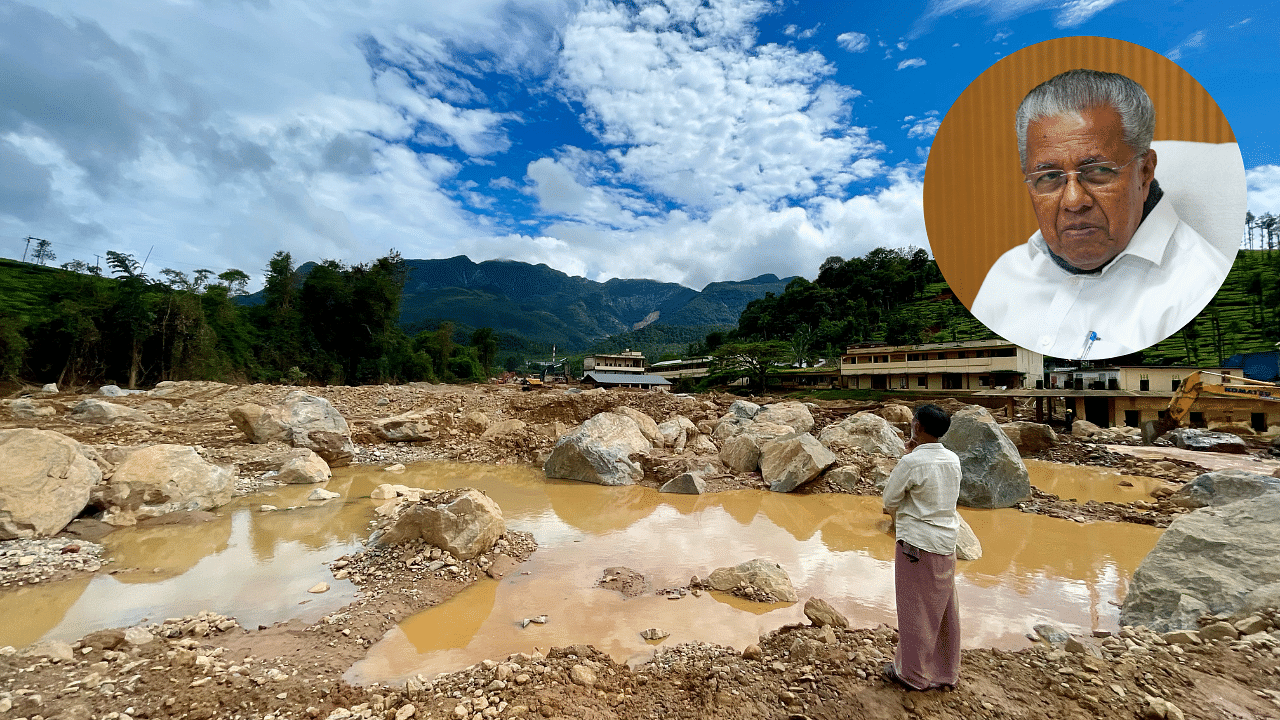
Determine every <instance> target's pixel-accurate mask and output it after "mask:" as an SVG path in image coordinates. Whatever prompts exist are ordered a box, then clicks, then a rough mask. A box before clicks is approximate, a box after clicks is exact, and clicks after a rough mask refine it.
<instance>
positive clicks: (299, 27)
mask: <svg viewBox="0 0 1280 720" xmlns="http://www.w3.org/2000/svg"><path fill="white" fill-rule="evenodd" d="M1068 35H1100V36H1107V37H1115V38H1120V39H1124V40H1128V41H1131V42H1134V43H1137V44H1140V45H1143V46H1145V47H1148V48H1151V49H1152V50H1155V51H1157V52H1160V53H1163V54H1165V55H1166V56H1168V57H1170V58H1172V59H1174V60H1175V61H1176V62H1178V63H1179V64H1180V65H1181V66H1182V67H1183V68H1185V69H1186V70H1187V71H1188V72H1190V73H1191V74H1192V75H1193V76H1194V77H1195V78H1196V79H1197V80H1199V81H1200V83H1201V84H1203V85H1204V86H1205V87H1206V89H1208V91H1209V92H1210V94H1211V95H1212V96H1213V97H1214V98H1215V100H1217V102H1218V104H1219V105H1220V106H1221V107H1222V109H1223V110H1224V112H1225V113H1226V115H1227V118H1228V120H1229V121H1230V122H1231V124H1232V127H1233V129H1234V130H1235V133H1236V136H1237V139H1238V140H1239V142H1240V146H1241V152H1242V154H1243V156H1244V161H1245V167H1246V169H1247V171H1248V177H1249V185H1250V187H1249V203H1250V208H1251V210H1252V211H1253V212H1254V213H1255V214H1261V213H1263V212H1272V213H1280V138H1278V137H1277V132H1276V126H1277V122H1276V117H1275V115H1276V109H1277V107H1280V102H1278V101H1277V100H1276V98H1277V97H1278V96H1280V3H1278V2H1276V1H1273V2H1262V3H1231V2H1220V1H1216V0H1213V1H1204V0H1191V1H1188V2H1173V3H1148V2H1138V1H1137V0H1066V1H1065V2H1064V1H1063V0H1056V1H1054V2H1041V1H1039V0H926V1H925V2H905V3H896V4H894V3H863V2H814V1H806V2H800V1H785V2H766V1H763V0H714V1H709V2H697V1H693V0H690V1H686V0H668V1H667V2H649V1H647V0H637V1H635V2H627V3H621V2H605V1H595V0H590V1H586V2H565V1H563V0H470V1H469V2H466V3H457V2H437V1H435V0H429V1H427V2H407V1H400V2H394V1H379V0H372V1H370V2H365V3H353V2H350V1H349V0H343V1H342V2H337V1H335V2H325V1H322V0H307V1H304V0H168V1H165V2H156V3H151V4H148V5H147V8H146V10H145V11H139V10H138V8H137V5H136V3H133V2H128V1H126V0H41V2H39V3H38V4H26V3H23V2H13V1H12V0H0V254H3V255H5V256H8V257H15V258H17V257H21V256H22V252H23V249H24V247H25V245H26V243H25V242H24V241H23V238H25V237H27V236H36V237H41V238H45V239H48V240H50V241H51V242H52V243H53V250H54V252H55V253H57V260H56V263H58V264H60V263H62V262H65V261H68V260H72V259H81V260H85V261H88V262H90V263H91V264H92V263H93V262H95V257H94V256H95V255H102V254H104V253H105V252H106V251H107V250H116V251H120V252H128V253H133V254H134V255H135V256H136V257H137V258H138V259H139V260H141V259H143V258H144V257H145V256H147V255H148V253H150V258H149V259H148V264H147V271H148V272H150V273H152V274H154V273H157V272H158V271H159V270H160V269H161V268H165V267H169V268H174V269H177V270H182V271H185V272H191V271H192V270H194V269H196V268H199V267H205V268H209V269H212V270H214V271H215V272H220V271H222V270H224V269H227V268H230V267H236V268H240V269H243V270H245V271H246V272H249V273H250V274H251V275H253V276H255V278H257V277H260V275H261V272H262V269H263V268H264V267H265V266H266V263H267V260H268V258H269V257H270V256H271V254H272V253H273V252H275V251H276V250H287V251H289V252H291V253H292V254H293V256H294V257H295V258H296V259H297V260H299V261H303V260H311V259H322V258H332V259H338V260H341V261H344V262H348V263H358V262H365V261H368V260H371V259H373V258H376V257H378V256H380V255H382V254H384V253H385V252H386V251H387V250H388V249H389V248H393V247H394V248H396V249H398V250H399V251H400V252H401V253H402V254H403V255H404V256H405V257H411V258H436V257H451V256H454V255H459V254H466V255H469V256H470V257H471V258H472V259H473V260H477V261H479V260H487V259H494V258H506V259H514V260H523V261H527V262H535V263H537V262H544V263H547V264H548V265H550V266H552V267H555V268H558V269H560V270H564V271H566V272H569V273H571V274H575V275H583V276H586V277H589V278H592V279H596V280H605V279H608V278H611V277H649V278H655V279H659V280H665V281H672V282H680V283H684V284H686V285H688V286H690V287H694V288H699V289H700V288H701V287H702V286H703V285H705V284H706V283H708V282H712V281H716V280H739V279H745V278H749V277H753V276H755V275H759V274H762V273H769V272H771V273H776V274H778V275H804V276H807V277H810V278H812V277H813V276H815V275H816V273H817V268H818V265H819V264H820V263H821V262H822V260H823V259H825V258H826V257H828V256H831V255H840V256H842V257H853V256H857V255H862V254H864V253H865V252H867V251H868V250H870V249H871V248H874V247H877V246H894V247H897V246H907V245H915V246H920V247H927V244H928V241H927V238H926V236H925V231H924V220H923V215H922V210H921V206H922V179H923V170H924V161H925V159H926V158H927V155H928V148H929V145H930V143H931V141H932V136H933V133H934V132H935V131H936V129H937V125H938V123H939V122H940V120H941V118H942V117H943V116H944V115H945V114H946V111H947V109H948V108H949V107H950V105H951V103H952V102H953V101H954V99H955V98H956V97H957V96H958V95H959V94H960V93H961V92H962V91H963V90H964V88H965V87H966V86H967V85H968V84H969V82H970V81H972V80H973V78H975V77H977V76H978V75H979V74H980V73H981V72H982V71H983V70H985V69H986V68H987V67H989V66H990V65H991V64H993V63H994V62H996V61H997V60H999V59H1000V58H1001V57H1004V56H1005V55H1008V54H1011V53H1013V52H1015V51H1017V50H1018V49H1020V48H1022V47H1026V46H1028V45H1032V44H1035V43H1037V42H1040V41H1043V40H1046V39H1050V38H1055V37H1063V36H1068Z"/></svg>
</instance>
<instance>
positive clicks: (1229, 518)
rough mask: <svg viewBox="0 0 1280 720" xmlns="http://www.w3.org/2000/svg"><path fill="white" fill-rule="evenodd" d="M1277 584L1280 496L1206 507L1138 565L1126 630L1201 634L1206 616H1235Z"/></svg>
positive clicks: (1127, 602) (1124, 615)
mask: <svg viewBox="0 0 1280 720" xmlns="http://www.w3.org/2000/svg"><path fill="white" fill-rule="evenodd" d="M1277 582H1280V493H1264V494H1262V495H1259V496H1257V497H1254V498H1250V499H1248V500H1240V501H1238V502H1234V503H1231V504H1228V505H1222V506H1218V507H1205V508H1201V509H1199V510H1196V511H1194V512H1191V513H1188V514H1186V515H1183V516H1181V517H1178V518H1177V519H1175V520H1174V521H1173V523H1172V524H1170V525H1169V527H1168V529H1166V530H1165V531H1164V534H1163V535H1161V536H1160V540H1159V541H1158V542H1157V543H1156V546H1155V548H1153V549H1152V550H1151V552H1150V553H1149V554H1148V555H1147V557H1146V558H1144V559H1143V561H1142V564H1141V565H1139V566H1138V569H1137V571H1136V572H1134V574H1133V579H1132V580H1131V581H1130V583H1129V592H1128V594H1127V595H1126V596H1125V599H1124V605H1123V607H1122V608H1121V609H1120V624H1122V625H1146V626H1147V627H1149V628H1151V629H1152V630H1155V631H1156V632H1167V631H1170V630H1190V629H1196V628H1197V627H1198V625H1197V622H1196V621H1197V620H1198V618H1199V617H1200V616H1201V615H1202V614H1207V613H1213V614H1232V613H1234V612H1236V611H1237V610H1239V609H1241V608H1242V607H1243V606H1244V605H1245V601H1246V597H1247V596H1248V595H1249V594H1250V593H1251V592H1253V591H1255V590H1257V589H1259V588H1262V587H1263V586H1267V585H1271V584H1273V583H1277Z"/></svg>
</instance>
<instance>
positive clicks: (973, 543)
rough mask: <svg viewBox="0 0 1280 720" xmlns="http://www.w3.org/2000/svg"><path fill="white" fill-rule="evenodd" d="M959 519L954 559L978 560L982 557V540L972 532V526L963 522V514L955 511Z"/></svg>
mask: <svg viewBox="0 0 1280 720" xmlns="http://www.w3.org/2000/svg"><path fill="white" fill-rule="evenodd" d="M956 517H957V518H958V519H959V520H960V529H959V531H957V532H956V559H957V560H978V559H980V558H981V557H982V542H981V541H980V540H978V536H977V535H975V534H974V532H973V528H971V527H969V523H967V522H965V519H964V516H963V515H961V514H960V513H956Z"/></svg>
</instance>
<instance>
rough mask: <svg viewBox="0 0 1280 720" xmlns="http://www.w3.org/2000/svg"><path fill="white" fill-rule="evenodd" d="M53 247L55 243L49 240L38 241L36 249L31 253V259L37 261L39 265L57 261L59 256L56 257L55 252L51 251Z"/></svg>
mask: <svg viewBox="0 0 1280 720" xmlns="http://www.w3.org/2000/svg"><path fill="white" fill-rule="evenodd" d="M52 245H53V243H51V242H49V241H48V240H36V249H35V250H34V251H33V252H32V253H31V259H32V260H35V261H36V264H37V265H43V264H45V263H46V262H53V261H54V260H57V259H58V256H57V255H54V254H53V250H51V249H50V248H51V247H52Z"/></svg>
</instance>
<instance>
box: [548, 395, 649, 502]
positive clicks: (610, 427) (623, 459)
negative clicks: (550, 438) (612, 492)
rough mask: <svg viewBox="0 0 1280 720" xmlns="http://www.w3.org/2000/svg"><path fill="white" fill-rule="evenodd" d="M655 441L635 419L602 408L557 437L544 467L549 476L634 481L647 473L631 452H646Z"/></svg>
mask: <svg viewBox="0 0 1280 720" xmlns="http://www.w3.org/2000/svg"><path fill="white" fill-rule="evenodd" d="M652 449H653V444H652V443H650V442H649V439H648V438H646V437H645V436H644V433H642V432H640V426H639V425H637V424H636V421H635V420H632V419H631V418H629V417H627V416H625V415H619V414H617V413H611V412H602V413H600V414H598V415H595V416H594V417H591V418H589V419H587V421H586V422H584V423H582V424H581V425H579V426H578V427H577V428H575V429H574V430H573V431H572V432H569V433H567V434H565V435H564V436H563V437H561V438H560V439H559V440H557V441H556V444H555V447H554V448H553V449H552V450H551V456H550V457H548V458H547V461H546V462H545V463H543V465H542V470H543V472H544V473H546V475H547V477H549V478H561V479H564V480H579V481H581V482H590V483H596V484H598V485H631V484H632V483H634V482H635V481H637V480H639V479H641V478H643V477H644V469H643V468H642V467H640V463H638V462H636V461H635V460H632V459H631V456H632V455H647V454H648V453H649V451H650V450H652Z"/></svg>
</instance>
